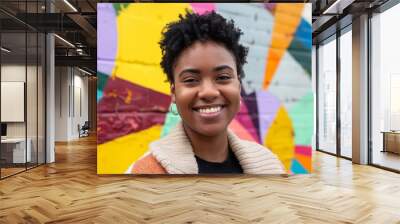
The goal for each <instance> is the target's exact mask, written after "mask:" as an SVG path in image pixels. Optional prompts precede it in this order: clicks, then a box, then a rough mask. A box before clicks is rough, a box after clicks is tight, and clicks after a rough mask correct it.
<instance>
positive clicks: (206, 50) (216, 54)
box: [171, 41, 241, 162]
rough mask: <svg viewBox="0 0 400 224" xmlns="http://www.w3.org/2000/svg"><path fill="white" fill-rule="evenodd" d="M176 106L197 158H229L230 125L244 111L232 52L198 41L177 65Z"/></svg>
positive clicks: (207, 42) (174, 85)
mask: <svg viewBox="0 0 400 224" xmlns="http://www.w3.org/2000/svg"><path fill="white" fill-rule="evenodd" d="M173 72H174V83H173V84H172V85H171V93H172V101H173V102H174V103H176V105H177V108H178V111H179V114H180V116H181V118H182V121H183V125H184V129H185V132H186V134H187V135H188V137H189V139H190V141H191V144H192V147H193V150H194V153H195V155H196V156H198V157H200V158H202V159H204V160H206V161H209V162H223V161H224V160H225V159H226V158H227V155H228V137H227V129H228V125H229V124H230V122H231V121H232V119H233V118H234V116H235V115H236V114H237V113H238V111H239V109H240V89H241V86H240V81H239V79H238V74H237V70H236V62H235V58H234V56H233V55H232V53H231V52H230V51H229V50H227V49H226V48H225V47H224V46H223V45H221V44H218V43H215V42H213V41H206V42H200V41H197V42H195V43H194V44H193V45H191V46H190V47H188V48H187V49H185V50H184V51H182V53H181V54H180V56H179V57H178V58H177V60H176V63H175V66H174V70H173Z"/></svg>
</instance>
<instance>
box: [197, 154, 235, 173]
mask: <svg viewBox="0 0 400 224" xmlns="http://www.w3.org/2000/svg"><path fill="white" fill-rule="evenodd" d="M195 157H196V161H197V166H198V167H199V173H243V169H242V167H241V166H240V163H239V161H238V160H237V158H236V156H235V154H234V153H233V152H232V150H231V149H229V152H228V157H227V158H226V160H225V161H224V162H222V163H214V162H208V161H206V160H203V159H201V158H199V157H197V156H196V155H195Z"/></svg>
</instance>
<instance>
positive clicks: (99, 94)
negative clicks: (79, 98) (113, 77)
mask: <svg viewBox="0 0 400 224" xmlns="http://www.w3.org/2000/svg"><path fill="white" fill-rule="evenodd" d="M101 97H103V91H101V90H97V102H99V101H100V99H101Z"/></svg>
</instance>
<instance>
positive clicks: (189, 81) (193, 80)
mask: <svg viewBox="0 0 400 224" xmlns="http://www.w3.org/2000/svg"><path fill="white" fill-rule="evenodd" d="M183 82H184V83H194V82H197V79H194V78H187V79H184V80H183Z"/></svg>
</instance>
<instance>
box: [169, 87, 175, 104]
mask: <svg viewBox="0 0 400 224" xmlns="http://www.w3.org/2000/svg"><path fill="white" fill-rule="evenodd" d="M170 88H171V101H172V103H175V85H174V84H171V85H170Z"/></svg>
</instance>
